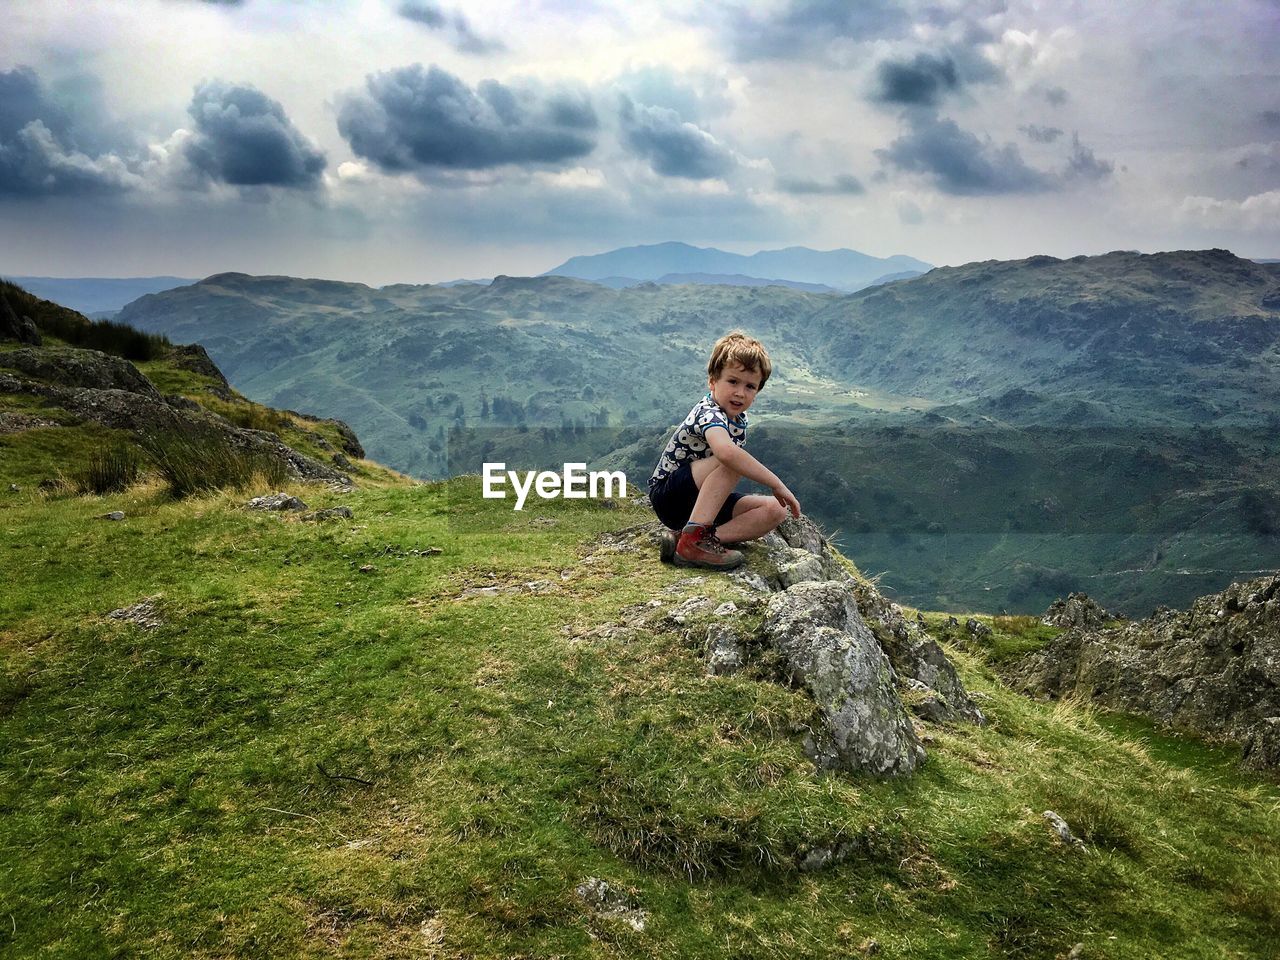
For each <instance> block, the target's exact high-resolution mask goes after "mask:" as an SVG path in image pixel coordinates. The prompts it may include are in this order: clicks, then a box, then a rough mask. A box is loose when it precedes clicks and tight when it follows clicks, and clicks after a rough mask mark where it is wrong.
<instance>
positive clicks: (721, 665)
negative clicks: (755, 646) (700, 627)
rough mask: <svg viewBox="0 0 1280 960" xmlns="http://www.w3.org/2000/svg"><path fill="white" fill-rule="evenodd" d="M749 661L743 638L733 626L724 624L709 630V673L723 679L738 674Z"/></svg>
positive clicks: (711, 627) (715, 625)
mask: <svg viewBox="0 0 1280 960" xmlns="http://www.w3.org/2000/svg"><path fill="white" fill-rule="evenodd" d="M746 661H747V654H746V649H745V647H744V645H743V643H742V637H741V636H740V635H739V634H738V631H737V630H735V629H734V628H733V627H731V626H727V625H725V624H722V623H716V624H712V625H711V626H710V627H708V628H707V673H708V674H709V675H711V676H713V677H723V676H727V675H729V674H731V673H737V672H738V671H739V670H741V669H742V667H743V664H745V663H746Z"/></svg>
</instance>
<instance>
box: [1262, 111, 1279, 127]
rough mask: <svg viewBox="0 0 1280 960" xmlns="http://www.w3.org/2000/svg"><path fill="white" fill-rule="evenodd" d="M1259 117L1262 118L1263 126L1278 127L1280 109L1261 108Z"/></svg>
mask: <svg viewBox="0 0 1280 960" xmlns="http://www.w3.org/2000/svg"><path fill="white" fill-rule="evenodd" d="M1259 119H1260V120H1262V123H1263V126H1267V127H1280V110H1263V111H1262V113H1261V114H1259Z"/></svg>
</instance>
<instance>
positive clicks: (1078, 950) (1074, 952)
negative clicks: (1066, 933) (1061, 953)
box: [1067, 943, 1084, 960]
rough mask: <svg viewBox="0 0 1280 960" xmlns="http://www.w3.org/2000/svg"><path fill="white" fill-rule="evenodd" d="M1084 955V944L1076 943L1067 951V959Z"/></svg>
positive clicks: (1077, 959) (1070, 959)
mask: <svg viewBox="0 0 1280 960" xmlns="http://www.w3.org/2000/svg"><path fill="white" fill-rule="evenodd" d="M1083 956H1084V944H1083V943H1077V944H1076V945H1075V946H1073V947H1072V948H1071V949H1070V950H1069V951H1068V952H1067V960H1080V958H1081V957H1083Z"/></svg>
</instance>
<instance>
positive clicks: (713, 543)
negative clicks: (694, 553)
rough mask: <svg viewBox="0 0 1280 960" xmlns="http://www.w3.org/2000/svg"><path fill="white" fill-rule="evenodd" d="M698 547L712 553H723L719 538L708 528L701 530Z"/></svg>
mask: <svg viewBox="0 0 1280 960" xmlns="http://www.w3.org/2000/svg"><path fill="white" fill-rule="evenodd" d="M698 546H700V547H702V548H703V549H704V550H710V551H711V552H712V553H724V544H723V543H721V542H720V538H719V537H717V536H716V534H715V531H714V530H712V529H710V528H708V527H703V528H702V536H701V537H700V538H699V540H698Z"/></svg>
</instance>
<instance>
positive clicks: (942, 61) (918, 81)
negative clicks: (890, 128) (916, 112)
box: [871, 53, 960, 106]
mask: <svg viewBox="0 0 1280 960" xmlns="http://www.w3.org/2000/svg"><path fill="white" fill-rule="evenodd" d="M959 86H960V77H959V74H958V73H957V71H956V64H955V61H954V60H952V59H951V58H950V57H947V56H941V57H935V56H933V55H932V54H928V53H918V54H916V55H915V57H913V58H912V59H911V60H909V61H901V60H885V61H883V62H881V63H880V65H879V66H878V67H876V88H875V90H874V91H873V92H872V94H871V97H872V99H873V100H876V101H878V102H880V103H895V104H903V105H906V106H935V105H936V104H937V103H938V101H940V100H941V99H942V98H943V96H944V95H946V94H948V93H950V92H951V91H953V90H955V89H957V88H958V87H959Z"/></svg>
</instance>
